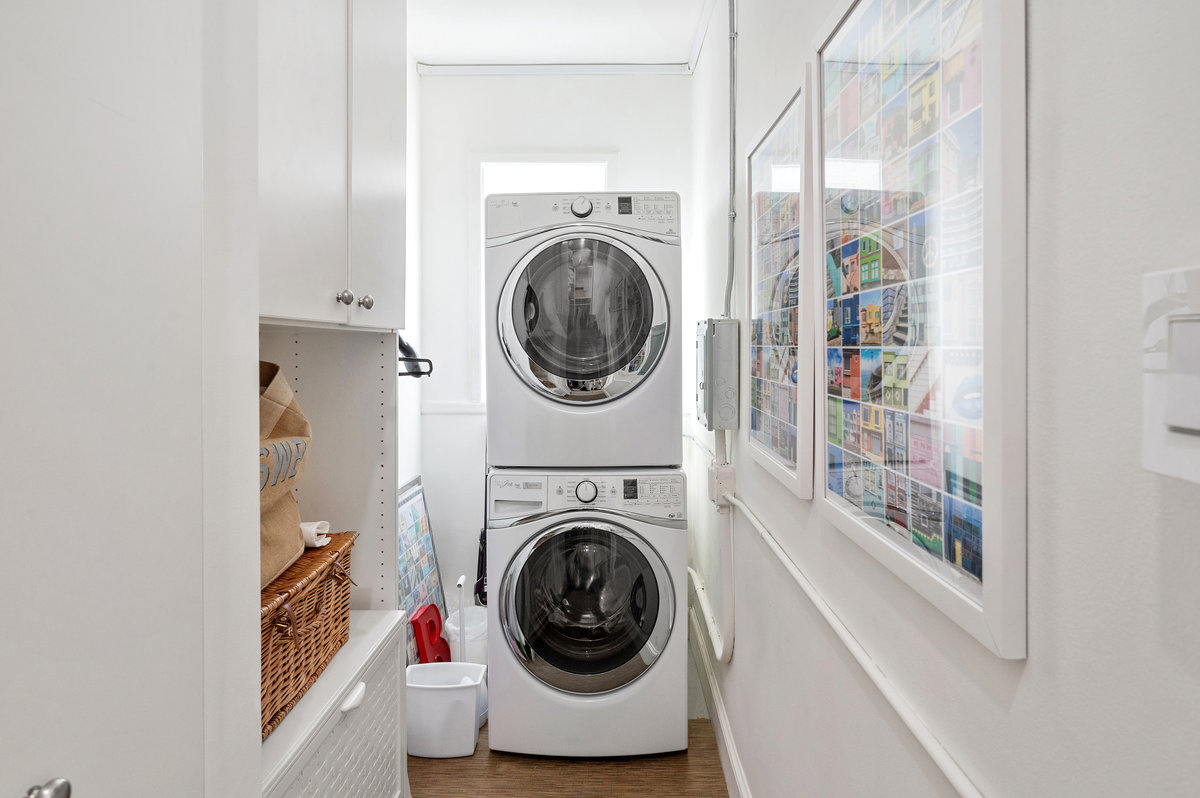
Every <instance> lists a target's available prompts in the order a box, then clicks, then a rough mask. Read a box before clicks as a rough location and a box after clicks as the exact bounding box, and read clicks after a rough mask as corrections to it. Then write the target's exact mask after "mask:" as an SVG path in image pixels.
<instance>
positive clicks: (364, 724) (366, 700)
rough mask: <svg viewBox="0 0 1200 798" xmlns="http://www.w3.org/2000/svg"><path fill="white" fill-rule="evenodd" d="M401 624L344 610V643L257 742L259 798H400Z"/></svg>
mask: <svg viewBox="0 0 1200 798" xmlns="http://www.w3.org/2000/svg"><path fill="white" fill-rule="evenodd" d="M406 624H407V618H406V616H405V614H404V613H403V612H397V611H391V612H388V611H377V610H370V611H351V613H350V640H349V642H347V643H346V645H344V646H343V647H342V648H341V650H340V651H338V653H337V654H336V655H334V658H333V660H332V661H331V662H330V663H329V666H328V667H327V668H326V669H325V672H324V673H322V674H321V676H320V678H318V679H317V681H316V683H315V684H314V685H313V686H312V687H311V688H310V689H309V691H308V692H307V693H305V695H304V697H303V698H302V699H300V702H299V703H297V704H296V706H295V707H294V708H293V709H292V711H291V712H290V713H289V714H288V716H287V717H286V718H284V719H283V722H282V723H280V724H279V727H278V728H276V729H275V731H273V732H271V734H270V736H268V737H267V739H266V740H263V744H262V774H263V796H264V798H327V796H333V795H336V796H338V798H407V796H408V784H407V782H408V779H407V774H406V771H405V761H406V760H405V740H404V736H405V714H404V709H405V678H404V669H405V652H406V649H405V626H406Z"/></svg>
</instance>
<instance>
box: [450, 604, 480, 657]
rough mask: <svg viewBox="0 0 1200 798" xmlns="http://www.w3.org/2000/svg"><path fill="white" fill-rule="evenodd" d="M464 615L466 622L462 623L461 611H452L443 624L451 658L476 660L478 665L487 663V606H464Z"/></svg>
mask: <svg viewBox="0 0 1200 798" xmlns="http://www.w3.org/2000/svg"><path fill="white" fill-rule="evenodd" d="M462 615H465V616H466V623H464V624H461V625H460V622H459V617H460V615H459V611H458V610H455V611H454V612H452V613H450V617H449V618H447V619H446V622H445V624H443V625H442V628H443V630H444V631H445V632H446V640H447V641H449V643H450V659H452V660H454V661H455V662H474V663H476V664H478V665H487V650H488V645H487V625H488V624H487V607H475V606H470V607H464V608H463V612H462ZM460 626H461V627H462V628H460ZM463 637H465V638H466V640H465V641H464V640H463V639H462V638H463ZM464 642H465V643H466V656H465V657H464V656H463V655H462V654H461V653H460V652H462V651H463V648H462V643H464Z"/></svg>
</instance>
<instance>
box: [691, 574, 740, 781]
mask: <svg viewBox="0 0 1200 798" xmlns="http://www.w3.org/2000/svg"><path fill="white" fill-rule="evenodd" d="M692 588H693V590H694V589H695V585H692ZM688 628H689V631H690V634H689V635H688V643H689V645H690V646H691V649H692V660H693V661H694V662H695V663H696V670H697V672H698V673H699V675H700V687H701V689H702V690H703V691H704V700H705V701H707V702H708V714H709V716H710V718H711V719H712V725H713V732H714V733H715V734H716V737H717V752H718V753H719V754H720V757H721V769H722V770H723V771H724V773H725V786H726V787H727V788H728V789H729V798H751V796H750V784H749V782H747V781H746V771H745V769H744V768H743V767H742V760H741V757H739V756H738V750H737V743H736V742H735V741H734V739H733V729H732V728H731V727H730V724H729V713H728V712H727V711H726V710H725V699H724V698H723V697H722V696H721V686H720V685H719V684H717V672H716V665H715V663H714V662H713V654H712V646H711V645H710V641H709V639H708V635H707V634H706V632H705V630H704V623H703V622H702V621H701V620H700V619H699V617H697V615H696V608H695V607H694V606H689V607H688Z"/></svg>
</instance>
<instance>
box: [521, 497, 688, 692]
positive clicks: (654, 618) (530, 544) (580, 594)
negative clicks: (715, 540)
mask: <svg viewBox="0 0 1200 798" xmlns="http://www.w3.org/2000/svg"><path fill="white" fill-rule="evenodd" d="M500 600H501V603H500V621H501V626H502V627H503V631H504V635H505V637H506V639H507V640H508V643H509V646H510V648H511V649H512V650H513V652H514V653H515V654H516V656H517V660H518V661H519V662H520V663H521V664H522V665H523V666H524V667H525V669H526V670H527V671H529V673H531V674H532V675H533V676H534V677H535V678H536V679H538V680H539V681H541V682H543V683H545V684H548V685H550V686H551V687H555V688H557V689H559V690H563V691H565V692H568V693H583V694H591V693H604V692H608V691H610V690H616V689H618V688H620V687H623V686H625V685H627V684H629V683H630V682H632V681H634V680H635V679H637V678H638V677H639V676H641V675H642V674H643V673H645V672H646V671H647V670H649V668H650V667H651V666H652V665H653V664H654V663H655V661H657V659H658V658H659V656H660V655H661V654H662V652H663V649H664V648H665V647H666V644H667V640H668V638H669V637H670V636H671V627H672V626H673V625H674V619H675V593H674V588H673V586H672V582H671V575H670V573H669V572H668V571H667V567H666V564H665V563H663V561H662V558H661V557H660V556H659V555H658V552H656V551H655V550H654V548H653V547H652V546H651V545H650V544H649V543H648V542H647V541H646V540H645V539H644V538H642V537H641V536H640V535H638V534H637V533H635V532H633V531H631V530H629V529H627V528H625V527H623V526H621V525H619V524H616V523H611V522H607V521H601V520H598V519H587V520H575V521H570V522H565V523H561V524H558V525H556V526H553V527H550V528H548V529H546V530H544V531H542V532H540V533H538V534H537V535H535V536H534V537H532V538H530V540H528V541H527V542H526V543H525V544H524V546H522V547H521V549H520V550H519V551H518V552H517V554H516V556H515V557H513V559H512V562H511V563H510V564H509V567H508V569H507V570H506V571H505V573H504V578H503V579H502V581H501V584H500Z"/></svg>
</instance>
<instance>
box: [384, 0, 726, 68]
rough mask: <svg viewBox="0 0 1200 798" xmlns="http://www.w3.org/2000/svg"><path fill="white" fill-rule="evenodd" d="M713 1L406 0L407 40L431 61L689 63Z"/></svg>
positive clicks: (414, 50)
mask: <svg viewBox="0 0 1200 798" xmlns="http://www.w3.org/2000/svg"><path fill="white" fill-rule="evenodd" d="M714 2H715V0H602V2H582V1H581V0H409V3H408V44H409V50H410V52H411V53H412V54H413V55H414V56H415V57H416V60H417V61H418V62H420V63H423V64H435V65H451V64H471V65H483V64H606V65H607V64H611V65H623V64H624V65H647V64H676V65H678V64H688V65H690V64H691V63H692V60H693V58H694V57H695V55H696V50H697V48H698V47H699V43H700V41H701V39H702V36H703V34H704V30H705V28H706V26H707V23H708V12H709V11H710V10H711V9H712V6H713V3H714ZM688 71H690V69H689V70H688Z"/></svg>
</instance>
